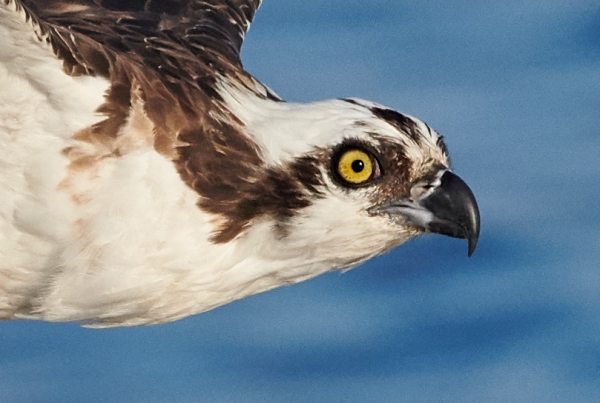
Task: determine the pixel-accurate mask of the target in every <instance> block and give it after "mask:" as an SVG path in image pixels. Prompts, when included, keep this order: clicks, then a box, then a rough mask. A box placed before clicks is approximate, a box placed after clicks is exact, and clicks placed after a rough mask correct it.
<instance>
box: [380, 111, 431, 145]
mask: <svg viewBox="0 0 600 403" xmlns="http://www.w3.org/2000/svg"><path fill="white" fill-rule="evenodd" d="M371 111H372V112H373V114H374V115H375V116H377V117H378V118H380V119H383V120H385V121H386V122H388V123H389V124H391V125H392V126H394V127H395V128H396V129H398V130H399V131H401V132H403V133H406V134H407V135H408V137H410V139H411V140H413V141H414V142H415V143H417V144H421V134H420V132H419V129H418V127H417V125H416V124H415V122H414V121H413V120H412V119H411V118H409V117H408V116H406V115H403V114H401V113H400V112H396V111H395V110H393V109H386V108H371Z"/></svg>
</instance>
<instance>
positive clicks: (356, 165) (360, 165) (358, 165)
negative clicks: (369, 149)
mask: <svg viewBox="0 0 600 403" xmlns="http://www.w3.org/2000/svg"><path fill="white" fill-rule="evenodd" d="M364 169H365V162H364V161H362V160H356V161H353V162H352V170H353V171H354V172H356V173H359V172H362V171H363V170H364Z"/></svg>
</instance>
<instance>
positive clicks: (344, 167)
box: [337, 149, 373, 185]
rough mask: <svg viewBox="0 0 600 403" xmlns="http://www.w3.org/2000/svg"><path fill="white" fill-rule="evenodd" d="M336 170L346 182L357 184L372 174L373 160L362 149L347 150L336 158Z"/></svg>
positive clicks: (366, 179) (369, 177)
mask: <svg viewBox="0 0 600 403" xmlns="http://www.w3.org/2000/svg"><path fill="white" fill-rule="evenodd" d="M337 171H338V174H339V175H340V177H341V178H342V179H343V180H345V181H346V182H349V183H352V184H354V185H359V184H361V183H364V182H366V181H368V180H369V179H371V177H372V176H373V160H372V159H371V157H370V156H369V154H367V153H366V152H364V151H361V150H354V149H352V150H348V151H346V152H344V153H343V154H342V155H341V156H340V158H339V159H338V163H337Z"/></svg>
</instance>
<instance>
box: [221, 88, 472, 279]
mask: <svg viewBox="0 0 600 403" xmlns="http://www.w3.org/2000/svg"><path fill="white" fill-rule="evenodd" d="M235 98H236V97H233V98H229V99H228V101H229V102H228V105H229V106H230V107H231V106H232V105H233V107H232V111H233V112H234V114H235V116H236V117H238V118H239V119H240V120H241V122H242V123H243V125H244V126H245V130H246V133H247V134H248V135H249V137H250V138H251V139H252V140H253V141H254V143H255V145H256V147H257V148H258V150H259V151H258V154H259V155H260V159H261V165H262V168H261V169H262V170H264V172H265V173H263V174H262V175H259V176H261V177H262V180H261V179H258V180H257V182H261V183H263V185H264V184H265V183H269V185H267V186H266V187H264V186H254V189H255V190H256V189H258V188H262V189H263V190H262V191H264V192H265V193H266V194H265V195H264V197H263V198H261V203H263V208H262V210H261V211H262V213H263V214H260V215H259V214H254V215H253V218H252V219H250V220H248V221H247V229H248V230H249V231H250V232H252V227H253V226H255V225H257V226H258V227H260V228H263V229H264V228H265V227H266V228H268V229H269V230H270V231H271V233H272V236H273V238H272V239H271V241H270V242H269V248H271V250H272V253H276V252H275V250H277V249H281V250H282V253H285V254H288V255H297V256H302V259H304V260H308V261H312V260H314V261H315V262H316V261H321V262H323V261H326V262H327V264H328V265H329V266H330V268H342V267H349V266H353V265H356V264H358V263H360V262H362V261H364V260H366V259H368V258H370V257H372V256H374V255H377V254H380V253H382V252H384V251H386V250H389V249H391V248H392V247H394V246H397V245H399V244H401V243H403V242H404V241H406V240H408V239H410V238H412V237H414V236H416V235H419V234H421V233H424V232H428V233H437V234H443V235H448V236H452V237H458V238H465V239H467V241H468V254H469V256H470V255H471V254H472V253H473V251H474V250H475V246H476V244H477V239H478V237H479V211H478V208H477V203H476V201H475V198H474V196H473V193H472V192H471V190H470V189H469V187H468V186H467V185H466V184H465V183H464V182H463V181H462V180H461V179H460V178H459V177H458V176H456V175H455V174H453V173H452V172H451V171H450V164H449V159H448V154H447V149H446V146H445V144H444V141H443V139H442V137H441V136H440V135H438V134H437V133H436V132H435V131H434V130H432V129H431V128H430V127H429V126H428V125H426V124H425V123H423V122H421V121H420V120H418V119H416V118H413V117H411V116H408V115H404V114H401V113H398V112H396V111H394V110H391V109H389V108H386V107H384V106H382V105H378V104H374V103H371V102H367V101H363V100H358V99H346V100H330V101H322V102H316V103H312V104H294V103H284V102H273V101H271V100H268V101H262V102H264V103H266V104H268V106H267V107H264V108H263V107H262V106H261V105H260V104H261V102H259V103H258V104H257V103H252V102H236V99H235ZM240 105H245V107H246V108H247V107H248V105H253V106H252V110H251V111H248V110H247V109H244V110H240V109H238V108H237V107H239V106H240ZM236 106H237V107H236ZM255 183H256V182H255ZM253 200H254V202H257V199H256V198H254V199H253ZM269 204H270V205H271V208H269V207H267V205H269ZM248 206H251V203H250V204H248ZM254 207H255V206H254ZM254 207H253V208H254ZM259 210H260V209H259ZM259 224H262V225H259ZM283 251H285V252H283ZM277 254H278V255H279V253H277ZM279 258H281V256H279Z"/></svg>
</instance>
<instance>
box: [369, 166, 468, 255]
mask: <svg viewBox="0 0 600 403" xmlns="http://www.w3.org/2000/svg"><path fill="white" fill-rule="evenodd" d="M370 211H371V213H375V214H382V213H384V214H390V215H392V216H397V217H401V218H402V220H401V221H402V222H403V223H404V224H407V225H412V226H415V227H417V228H421V229H422V230H423V231H426V232H430V233H434V234H441V235H448V236H451V237H455V238H464V239H466V240H467V242H468V255H469V256H471V255H472V254H473V252H474V251H475V247H476V246H477V241H478V239H479V208H478V207H477V201H476V200H475V196H474V195H473V192H471V189H469V187H468V186H467V184H466V183H465V182H464V181H463V180H462V179H460V178H459V177H458V176H456V175H455V174H453V173H452V172H450V171H446V172H444V174H443V175H442V177H441V178H440V182H439V184H438V185H437V186H436V187H435V188H434V189H433V190H432V191H431V192H430V193H427V194H426V195H425V196H424V197H422V198H419V199H418V200H414V201H413V200H400V201H395V202H392V203H389V204H387V205H384V206H379V207H375V208H373V209H371V210H370Z"/></svg>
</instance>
